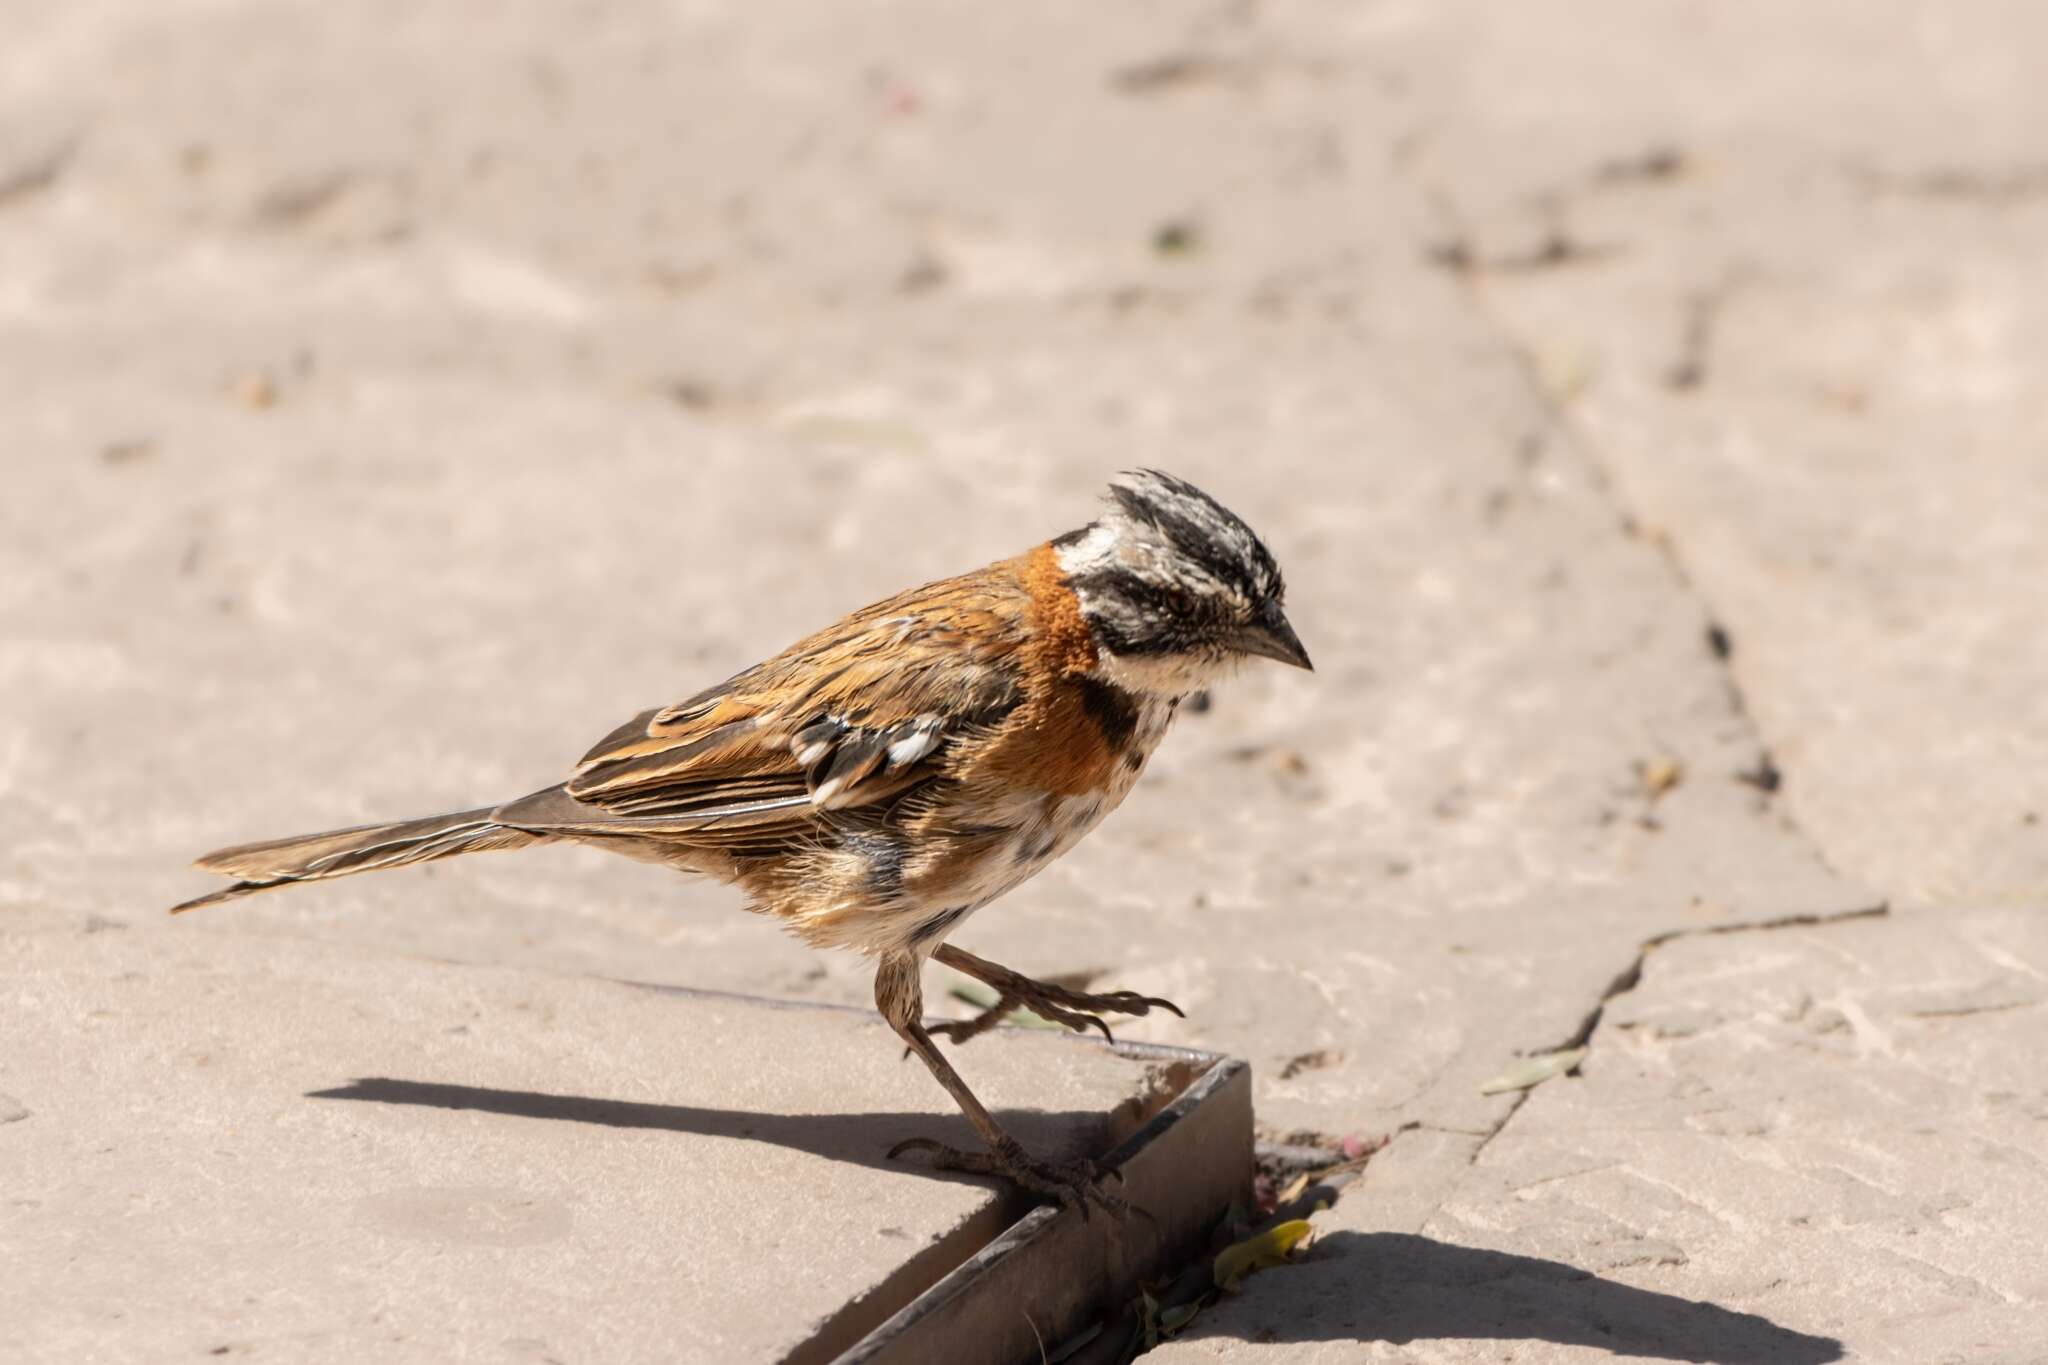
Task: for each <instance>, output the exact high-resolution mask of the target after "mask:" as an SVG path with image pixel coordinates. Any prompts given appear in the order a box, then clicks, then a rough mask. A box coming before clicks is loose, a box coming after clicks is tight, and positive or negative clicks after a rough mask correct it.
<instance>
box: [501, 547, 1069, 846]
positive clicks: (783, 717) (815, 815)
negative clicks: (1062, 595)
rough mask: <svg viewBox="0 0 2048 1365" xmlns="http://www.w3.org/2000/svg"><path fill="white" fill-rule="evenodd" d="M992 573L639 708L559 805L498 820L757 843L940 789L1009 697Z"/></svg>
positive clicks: (1009, 591) (1011, 634) (904, 600)
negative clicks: (838, 814) (960, 753)
mask: <svg viewBox="0 0 2048 1365" xmlns="http://www.w3.org/2000/svg"><path fill="white" fill-rule="evenodd" d="M1002 567H1003V566H994V567H992V568H990V569H984V570H980V571H978V572H977V573H975V574H970V575H966V576H964V577H962V578H957V579H948V580H945V581H943V582H939V583H933V584H928V585H926V586H925V587H922V588H915V589H912V590H911V591H910V592H907V593H902V594H899V595H898V596H896V597H892V598H890V599H888V600H887V601H884V602H878V603H876V604H875V605H874V606H871V607H868V608H866V609H864V610H862V611H859V612H856V613H854V614H853V615H852V616H849V617H847V618H846V619H845V620H843V621H840V622H838V623H837V624H835V625H833V626H831V627H828V628H827V629H825V630H823V631H820V632H819V633H818V634H816V635H813V636H811V637H810V638H809V639H806V640H803V641H800V642H799V643H797V644H795V645H793V646H791V647H790V648H789V649H787V650H785V651H783V653H781V654H779V655H777V656H776V657H775V658H773V659H770V660H768V661H767V662H766V663H763V664H760V665H757V666H756V667H754V668H751V669H748V670H747V671H746V672H744V673H740V674H738V675H736V676H734V677H732V678H730V679H728V680H726V681H725V682H723V683H720V684H719V685H718V686H716V687H712V688H708V689H706V690H705V691H703V692H700V693H698V694H697V695H695V696H693V697H691V698H689V699H688V700H686V701H683V702H678V703H677V704H675V705H673V706H668V707H662V708H658V709H656V710H651V711H644V712H642V713H641V714H640V715H638V716H636V717H634V718H633V719H632V720H631V721H628V722H627V723H626V724H624V725H621V726H620V727H619V728H618V729H616V730H614V731H613V732H612V733H611V734H609V735H607V736H606V737H605V738H604V739H603V740H602V741H601V742H600V743H598V744H597V745H596V747H594V748H592V749H591V750H590V752H589V753H588V754H586V755H584V758H583V761H582V762H581V763H580V764H579V765H578V766H577V769H576V773H575V775H574V776H573V777H571V778H570V779H569V781H568V782H567V783H566V784H564V786H563V787H562V788H561V789H560V791H561V796H560V797H559V798H551V799H550V800H549V801H547V802H526V803H520V807H519V809H516V810H515V809H513V808H510V807H508V808H507V809H506V810H505V811H502V812H500V813H499V814H500V815H501V816H503V817H505V818H507V819H510V820H514V821H516V823H518V824H520V825H522V826H523V827H526V828H542V827H545V828H549V829H559V830H562V831H564V832H567V831H569V830H571V829H575V830H579V831H585V832H592V833H600V832H616V833H621V834H626V833H636V834H637V833H647V834H671V835H675V836H679V837H686V838H693V839H694V838H702V839H705V840H707V841H716V840H720V839H724V838H728V837H738V836H740V835H742V834H744V836H745V837H747V838H754V839H758V838H759V837H761V835H762V833H763V829H762V827H763V826H764V825H775V824H782V825H788V826H791V827H792V832H794V831H795V828H797V827H801V826H804V825H808V824H810V823H813V822H815V821H817V820H818V819H820V818H821V817H822V816H823V815H824V814H825V813H826V812H827V811H834V810H845V809H849V808H853V807H859V806H865V805H873V804H875V803H877V802H881V801H886V800H890V799H893V798H895V797H897V796H899V795H901V794H903V793H904V792H907V791H909V790H911V789H912V788H914V787H917V786H919V785H920V784H922V783H925V782H927V781H930V780H933V779H935V778H938V777H941V776H943V775H944V774H945V773H946V772H947V771H948V768H949V765H950V764H951V763H952V762H953V761H954V756H955V752H956V749H957V746H958V745H959V744H960V743H961V742H962V741H965V740H971V739H973V738H976V737H978V736H980V735H982V734H985V733H986V732H987V731H989V730H990V729H991V728H992V727H994V726H995V725H996V724H997V723H999V722H1000V721H1001V720H1002V718H1003V717H1004V716H1006V715H1008V714H1009V712H1010V711H1011V710H1012V709H1013V708H1014V707H1015V706H1016V705H1017V704H1018V702H1019V700H1020V698H1021V696H1022V688H1021V683H1020V681H1019V678H1018V675H1017V659H1016V654H1017V651H1018V649H1019V648H1020V647H1021V645H1022V643H1023V640H1024V638H1025V621H1026V614H1027V613H1028V611H1029V606H1030V604H1029V600H1028V597H1027V596H1026V595H1025V593H1024V590H1023V588H1022V586H1021V585H1020V584H1019V583H1018V581H1017V579H1016V577H1015V575H1014V573H1004V572H1001V569H1002ZM970 604H971V605H970Z"/></svg>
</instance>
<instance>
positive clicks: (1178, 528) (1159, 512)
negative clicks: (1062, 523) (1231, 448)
mask: <svg viewBox="0 0 2048 1365" xmlns="http://www.w3.org/2000/svg"><path fill="white" fill-rule="evenodd" d="M1107 502H1108V509H1107V510H1106V511H1105V512H1104V513H1103V515H1102V516H1100V517H1098V518H1097V519H1096V520H1094V521H1092V522H1090V523H1088V525H1086V526H1083V527H1082V528H1081V529H1080V530H1078V531H1070V532H1068V533H1067V534H1066V535H1063V536H1061V537H1060V538H1059V539H1057V540H1055V541H1054V542H1053V548H1054V550H1055V552H1056V553H1057V554H1058V556H1059V563H1060V568H1061V571H1062V572H1064V573H1065V574H1066V577H1067V582H1068V584H1069V585H1070V586H1071V587H1072V588H1073V590H1074V593H1075V595H1076V596H1077V597H1079V598H1080V602H1081V616H1082V619H1083V620H1085V621H1086V622H1087V624H1088V628H1089V630H1090V631H1091V632H1092V634H1093V636H1094V640H1095V646H1096V652H1097V657H1098V663H1097V671H1098V672H1100V673H1101V674H1102V675H1103V676H1104V677H1105V678H1106V679H1107V680H1108V681H1111V682H1114V683H1117V684H1118V685H1120V686H1123V687H1126V688H1129V689H1131V690H1133V691H1137V692H1144V693H1150V694H1154V695H1164V696H1175V697H1177V696H1182V695H1185V694H1186V693H1189V692H1193V691H1195V690H1197V689H1199V688H1201V687H1204V686H1206V685H1207V684H1209V683H1210V682H1213V681H1214V680H1215V679H1216V678H1217V677H1219V676H1220V675H1222V674H1224V673H1227V672H1229V671H1230V670H1231V669H1232V668H1233V667H1235V666H1236V665H1237V664H1239V663H1241V662H1243V661H1244V660H1246V659H1252V658H1260V659H1277V660H1278V661H1280V662H1281V663H1284V664H1292V665H1293V666H1294V667H1296V668H1309V667H1311V665H1310V663H1309V660H1308V651H1307V650H1305V649H1303V648H1302V644H1301V640H1300V638H1299V637H1297V636H1296V635H1295V633H1294V627H1293V626H1291V625H1289V624H1288V621H1287V614H1286V612H1285V611H1284V610H1283V609H1282V604H1283V602H1284V600H1285V598H1286V594H1287V588H1286V584H1285V583H1284V582H1282V580H1281V577H1280V566H1279V565H1278V564H1276V563H1275V562H1274V560H1273V554H1272V551H1270V550H1268V549H1267V548H1266V546H1265V543H1264V542H1263V541H1261V540H1260V539H1259V538H1258V536H1257V535H1255V534H1254V533H1253V531H1252V528H1251V527H1249V526H1247V525H1245V524H1244V522H1243V521H1242V520H1240V519H1239V518H1238V516H1237V514H1236V513H1234V512H1232V511H1231V510H1230V509H1229V508H1227V507H1225V506H1224V505H1223V504H1222V503H1220V502H1217V501H1216V500H1215V499H1214V498H1212V497H1210V496H1209V495H1208V494H1207V493H1204V492H1203V491H1202V490H1201V489H1199V488H1197V487H1195V486H1194V485H1193V484H1191V483H1189V482H1187V481H1186V480H1185V479H1177V478H1175V477H1174V476H1173V475H1171V474H1162V473H1160V472H1159V471H1157V470H1153V469H1140V470H1132V471H1130V472H1128V473H1125V474H1120V475H1118V476H1117V477H1116V479H1115V480H1114V481H1113V482H1112V483H1111V484H1110V487H1109V496H1108V499H1107Z"/></svg>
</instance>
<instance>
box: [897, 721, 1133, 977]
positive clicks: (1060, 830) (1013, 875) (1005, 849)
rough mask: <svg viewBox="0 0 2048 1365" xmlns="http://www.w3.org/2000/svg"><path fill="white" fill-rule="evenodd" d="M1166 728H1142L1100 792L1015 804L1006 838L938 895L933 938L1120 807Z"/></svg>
mask: <svg viewBox="0 0 2048 1365" xmlns="http://www.w3.org/2000/svg"><path fill="white" fill-rule="evenodd" d="M1163 728H1164V727H1163V725H1162V726H1158V727H1153V726H1145V727H1142V728H1141V730H1140V733H1139V735H1138V736H1137V737H1136V738H1137V740H1138V742H1137V743H1135V744H1134V745H1133V746H1132V747H1131V748H1130V749H1129V750H1128V751H1127V754H1126V758H1127V759H1128V760H1129V761H1121V762H1119V763H1118V764H1117V766H1116V770H1115V771H1114V773H1112V774H1111V775H1109V777H1108V779H1107V780H1106V781H1105V782H1104V784H1103V785H1102V786H1101V787H1100V788H1098V789H1097V790H1095V791H1091V792H1086V793H1081V794H1077V795H1061V794H1059V793H1057V792H1042V793H1036V794H1034V795H1033V796H1032V797H1031V798H1029V799H1027V800H1024V801H1019V802H1017V803H1015V804H1014V805H1013V807H1012V818H1011V819H1010V820H1008V821H1005V822H1003V823H1004V824H1005V826H1006V828H1007V833H1006V835H1005V837H1003V838H1002V839H1001V840H1000V841H998V842H997V843H996V844H995V846H994V847H992V848H987V849H986V851H985V852H984V853H983V854H982V855H981V856H980V857H978V858H975V859H973V860H972V861H971V862H970V863H969V864H968V866H967V867H966V868H965V869H963V875H962V876H961V877H960V879H959V881H958V882H957V883H955V884H954V885H951V886H948V887H946V888H945V890H944V893H943V894H942V895H940V896H938V897H937V899H938V900H942V901H943V902H944V905H943V906H939V905H936V904H935V905H933V906H932V907H931V908H932V910H933V911H934V912H935V915H934V918H933V920H932V923H933V924H934V925H935V926H936V932H935V933H934V934H933V935H932V936H931V937H932V942H933V943H937V942H938V940H939V939H940V938H942V937H944V935H945V934H947V933H950V932H951V931H952V930H954V929H956V928H958V927H959V925H960V923H961V922H962V921H963V920H965V919H966V918H967V916H968V915H971V914H973V913H974V912H975V911H976V910H979V909H981V907H983V906H984V905H987V904H988V903H989V902H991V901H994V900H996V899H998V898H1000V897H1002V896H1004V895H1006V894H1007V893H1009V892H1011V891H1014V890H1015V889H1016V888H1018V887H1019V886H1022V885H1023V884H1024V883H1025V882H1027V881H1030V880H1031V879H1032V878H1033V877H1035V876H1037V875H1038V874H1039V873H1040V872H1042V871H1044V870H1045V868H1047V867H1048V866H1050V865H1051V864H1052V863H1053V862H1054V861H1055V860H1057V859H1058V858H1059V857H1060V855H1062V854H1064V853H1065V852H1066V851H1067V850H1068V849H1070V848H1072V847H1073V846H1074V845H1075V844H1078V843H1080V842H1081V840H1082V838H1083V837H1084V836H1086V835H1087V834H1088V833H1089V832H1090V831H1091V830H1093V829H1094V828H1095V827H1096V826H1097V825H1099V824H1101V823H1102V821H1103V820H1104V818H1105V817H1107V816H1108V815H1109V813H1110V812H1111V811H1113V810H1115V809H1116V808H1117V807H1118V806H1120V805H1122V804H1123V801H1124V798H1125V797H1126V796H1128V795H1130V792H1131V788H1132V787H1133V786H1135V785H1136V783H1137V780H1138V774H1139V773H1140V772H1142V771H1143V769H1144V764H1145V759H1146V758H1147V757H1149V755H1150V752H1151V749H1152V746H1153V745H1154V744H1155V743H1157V741H1158V738H1159V730H1160V729H1163ZM936 889H937V888H931V890H936ZM956 911H957V913H952V912H956ZM940 917H943V922H942V923H941V918H940Z"/></svg>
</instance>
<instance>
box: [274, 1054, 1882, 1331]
mask: <svg viewBox="0 0 2048 1365" xmlns="http://www.w3.org/2000/svg"><path fill="white" fill-rule="evenodd" d="M307 1098H309V1099H320V1100H361V1101H368V1102H370V1103H373V1104H409V1105H422V1106H425V1107H427V1108H432V1109H466V1110H473V1111H477V1112H482V1113H489V1114H505V1115H509V1116H512V1117H516V1118H532V1119H552V1120H557V1121H562V1122H569V1123H591V1124H598V1125H600V1126H603V1127H608V1128H649V1129H655V1130H658V1131H662V1132H671V1133H696V1134H700V1135H703V1136H707V1137H719V1138H732V1139H735V1140H738V1141H747V1142H770V1143H775V1144H777V1145H778V1146H783V1147H789V1148H792V1149H794V1150H796V1151H800V1152H809V1153H811V1154H812V1155H814V1156H819V1157H823V1158H825V1159H826V1160H828V1161H843V1162H847V1163H850V1164H852V1165H856V1166H867V1167H871V1168H874V1169H877V1170H893V1171H902V1170H906V1169H918V1170H921V1171H925V1172H927V1173H930V1174H932V1175H934V1176H936V1177H937V1178H939V1179H947V1180H953V1179H974V1177H961V1176H955V1175H952V1174H949V1173H941V1172H931V1171H929V1168H928V1167H921V1166H915V1167H913V1166H911V1165H909V1164H908V1163H902V1162H895V1161H891V1160H889V1158H888V1151H889V1148H890V1147H891V1146H892V1145H893V1144H894V1143H896V1142H898V1141H901V1140H902V1139H903V1138H906V1137H930V1138H936V1139H937V1140H939V1141H941V1142H944V1143H948V1144H950V1145H953V1146H957V1147H963V1148H970V1149H971V1148H973V1147H975V1146H976V1145H977V1143H976V1140H975V1135H974V1131H973V1129H971V1128H970V1127H968V1125H967V1123H966V1121H965V1120H964V1119H961V1118H959V1117H957V1116H954V1115H936V1114H930V1113H883V1114H846V1113H841V1114H764V1113H759V1112H756V1111H752V1110H745V1109H706V1108H700V1107H697V1106H694V1105H681V1104H645V1103H637V1102H634V1101H629V1100H603V1099H593V1098H590V1097H587V1096H583V1095H551V1094H545V1093H542V1092H538V1091H531V1090H497V1089H491V1088H488V1087H484V1086H473V1085H452V1084H446V1083H442V1082H438V1081H404V1080H395V1079H392V1078H390V1077H383V1076H373V1077H366V1078H363V1079H359V1080H355V1081H351V1082H350V1083H349V1084H347V1085H343V1086H336V1087H334V1088H333V1089H330V1090H313V1091H309V1092H307ZM997 1119H998V1121H999V1122H1000V1123H1002V1124H1003V1126H1004V1127H1005V1128H1007V1129H1009V1130H1010V1131H1012V1132H1014V1133H1016V1134H1017V1135H1018V1136H1019V1138H1020V1139H1023V1140H1024V1141H1026V1143H1027V1145H1030V1144H1031V1143H1032V1142H1033V1140H1034V1139H1035V1140H1036V1142H1037V1144H1038V1145H1039V1146H1041V1147H1050V1146H1053V1145H1055V1144H1057V1143H1058V1141H1059V1140H1060V1138H1061V1136H1062V1135H1065V1136H1067V1137H1068V1138H1069V1139H1071V1135H1072V1134H1073V1132H1074V1131H1075V1126H1076V1125H1077V1124H1078V1125H1086V1126H1089V1127H1088V1128H1087V1131H1088V1132H1089V1133H1090V1135H1091V1141H1092V1140H1095V1139H1096V1138H1098V1137H1099V1138H1101V1139H1102V1140H1104V1141H1106V1121H1105V1119H1104V1116H1103V1115H1101V1114H1079V1113H1047V1112H1045V1111H1042V1110H1008V1111H1005V1112H1003V1113H1001V1114H999V1115H998V1116H997ZM1097 1130H1102V1131H1100V1132H1098V1131H1097ZM1097 1150H1100V1149H1099V1148H1098V1149H1097ZM977 1183H980V1182H977ZM1279 1273H1284V1274H1286V1275H1287V1276H1289V1277H1296V1276H1302V1277H1311V1279H1307V1280H1303V1281H1300V1282H1296V1283H1295V1284H1293V1285H1292V1286H1291V1287H1292V1288H1293V1289H1294V1291H1295V1292H1292V1293H1288V1294H1285V1295H1281V1294H1274V1295H1272V1296H1271V1298H1270V1299H1267V1298H1266V1296H1263V1295H1260V1294H1258V1293H1257V1292H1256V1288H1257V1284H1258V1282H1257V1281H1253V1282H1252V1283H1251V1285H1250V1286H1248V1289H1247V1293H1246V1297H1245V1299H1244V1300H1243V1301H1242V1312H1241V1314H1240V1315H1239V1316H1238V1317H1237V1319H1236V1322H1237V1323H1238V1324H1241V1326H1240V1328H1239V1331H1240V1334H1241V1335H1242V1336H1243V1337H1244V1338H1245V1339H1246V1340H1249V1341H1260V1342H1280V1343H1289V1342H1293V1343H1306V1342H1319V1341H1358V1342H1366V1341H1383V1342H1388V1343H1391V1344H1394V1345H1407V1344H1408V1343H1410V1342H1416V1341H1435V1340H1450V1341H1462V1340H1473V1339H1480V1340H1501V1341H1521V1340H1536V1341H1549V1342H1555V1343H1557V1344H1559V1345H1567V1346H1594V1347H1599V1348H1600V1349H1602V1350H1605V1351H1608V1352H1611V1353H1613V1354H1615V1355H1617V1356H1635V1357H1640V1358H1646V1359H1653V1360H1681V1361H1695V1362H1701V1365H1825V1363H1826V1362H1829V1361H1835V1360H1840V1359H1841V1358H1842V1343H1841V1342H1839V1341H1837V1340H1835V1339H1834V1338H1832V1337H1818V1336H1809V1335H1807V1334H1806V1333H1803V1332H1795V1331H1792V1330H1790V1329H1789V1328H1784V1327H1779V1326H1778V1325H1776V1324H1775V1323H1773V1322H1771V1321H1769V1320H1768V1319H1766V1318H1761V1317H1758V1316H1756V1315H1755V1314H1752V1313H1738V1312H1734V1311H1732V1310H1730V1309H1726V1308H1718V1307H1716V1306H1714V1305H1713V1304H1710V1303H1702V1302H1699V1301H1697V1300H1694V1299H1687V1298H1681V1297H1679V1296H1678V1295H1675V1294H1662V1293H1658V1292H1656V1291H1655V1290H1649V1289H1637V1288H1634V1287H1633V1286H1630V1285H1625V1284H1619V1283H1616V1282H1615V1281H1612V1280H1603V1279H1601V1278H1600V1277H1598V1276H1596V1275H1594V1274H1592V1273H1590V1272H1589V1271H1585V1270H1581V1269H1579V1268H1577V1267H1576V1266H1571V1265H1567V1264H1565V1263H1563V1262H1560V1261H1546V1260H1542V1259H1540V1258H1538V1257H1534V1256H1517V1255H1514V1254H1512V1253H1509V1252H1504V1251H1488V1250H1484V1249H1482V1248H1477V1247H1464V1246H1457V1245H1455V1244H1452V1243H1449V1242H1438V1241H1433V1240H1431V1239H1430V1238H1427V1237H1418V1236H1414V1235H1411V1234H1408V1233H1394V1232H1369V1233H1367V1232H1335V1233H1331V1234H1330V1235H1328V1236H1326V1237H1324V1238H1322V1239H1321V1240H1320V1241H1318V1242H1317V1243H1316V1249H1315V1252H1314V1254H1313V1256H1312V1257H1311V1259H1310V1260H1309V1261H1308V1262H1307V1263H1305V1264H1302V1265H1299V1266H1295V1267H1291V1268H1289V1269H1288V1270H1287V1271H1285V1272H1276V1275H1277V1274H1279ZM1262 1278H1263V1277H1262ZM1262 1302H1270V1303H1271V1304H1272V1305H1273V1306H1272V1309H1271V1310H1270V1311H1268V1312H1263V1313H1262V1312H1261V1311H1260V1307H1261V1304H1262ZM1283 1305H1287V1306H1288V1307H1284V1308H1283Z"/></svg>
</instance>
